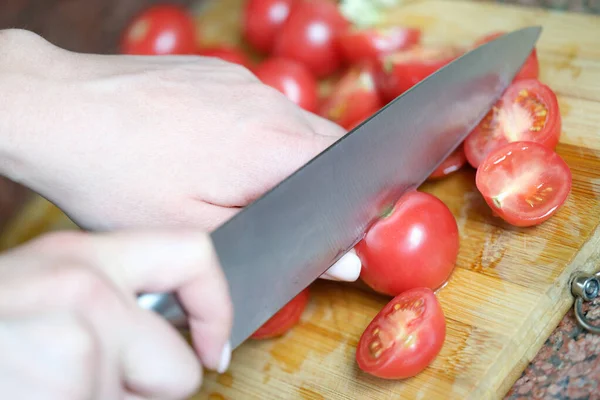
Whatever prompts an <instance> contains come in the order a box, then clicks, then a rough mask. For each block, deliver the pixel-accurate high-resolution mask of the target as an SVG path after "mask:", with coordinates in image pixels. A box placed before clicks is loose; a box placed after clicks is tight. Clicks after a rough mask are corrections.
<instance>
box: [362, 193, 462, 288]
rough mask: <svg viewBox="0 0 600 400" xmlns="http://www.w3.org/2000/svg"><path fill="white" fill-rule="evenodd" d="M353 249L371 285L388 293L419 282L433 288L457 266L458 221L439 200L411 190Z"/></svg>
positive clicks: (416, 284)
mask: <svg viewBox="0 0 600 400" xmlns="http://www.w3.org/2000/svg"><path fill="white" fill-rule="evenodd" d="M355 250H356V254H357V255H358V256H359V258H360V260H361V262H362V270H361V274H360V277H361V279H362V280H363V282H365V283H366V284H367V285H368V286H370V287H371V288H372V289H373V290H375V291H377V292H379V293H382V294H386V295H390V296H396V295H398V294H400V293H402V292H404V291H407V290H410V289H413V288H415V287H428V288H430V289H432V290H435V289H437V288H439V287H440V286H442V285H443V284H444V283H445V282H446V281H447V280H448V278H449V277H450V274H451V273H452V271H453V270H454V266H455V264H456V259H457V257H458V250H459V235H458V225H457V224H456V219H455V218H454V215H452V212H451V211H450V210H449V209H448V207H447V206H446V205H445V204H444V203H443V202H442V201H441V200H439V199H438V198H437V197H435V196H433V195H431V194H429V193H424V192H418V191H413V192H409V193H407V194H405V195H404V196H402V197H401V198H400V199H399V200H398V202H397V203H396V205H395V207H394V208H393V209H392V210H391V211H390V213H389V214H388V215H386V216H384V217H382V218H381V219H380V220H378V221H377V222H376V223H375V224H373V225H372V226H371V227H370V228H369V229H368V230H367V232H366V234H365V236H364V238H363V239H362V240H361V241H360V242H359V243H358V244H357V245H356V246H355Z"/></svg>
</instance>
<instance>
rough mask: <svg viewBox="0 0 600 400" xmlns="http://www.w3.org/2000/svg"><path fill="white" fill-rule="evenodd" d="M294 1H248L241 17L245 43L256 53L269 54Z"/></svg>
mask: <svg viewBox="0 0 600 400" xmlns="http://www.w3.org/2000/svg"><path fill="white" fill-rule="evenodd" d="M294 1H295V0H248V2H247V3H246V7H245V9H244V17H243V18H244V19H243V35H244V38H245V39H246V41H247V42H248V43H250V45H252V47H254V49H256V50H257V51H258V52H260V53H262V54H268V53H270V52H271V51H272V49H273V45H274V43H275V38H276V37H277V35H278V33H279V31H280V30H281V28H282V27H283V25H284V24H285V22H286V21H287V19H288V16H289V13H290V10H291V8H292V4H293V3H294Z"/></svg>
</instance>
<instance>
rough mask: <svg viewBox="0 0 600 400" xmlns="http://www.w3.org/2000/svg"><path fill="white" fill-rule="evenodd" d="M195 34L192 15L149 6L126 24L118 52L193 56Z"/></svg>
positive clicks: (179, 9) (164, 6)
mask: <svg viewBox="0 0 600 400" xmlns="http://www.w3.org/2000/svg"><path fill="white" fill-rule="evenodd" d="M196 40H197V32H196V25H195V23H194V20H193V18H192V16H191V15H190V14H189V13H188V12H187V11H186V10H185V9H184V8H182V7H179V6H176V5H171V4H158V5H155V6H152V7H150V8H148V9H146V10H145V11H143V12H142V13H140V14H139V15H137V16H136V17H135V18H133V20H132V21H131V22H130V23H129V25H128V26H127V27H126V28H125V31H124V32H123V36H122V38H121V52H122V53H124V54H137V55H166V54H193V53H195V52H196Z"/></svg>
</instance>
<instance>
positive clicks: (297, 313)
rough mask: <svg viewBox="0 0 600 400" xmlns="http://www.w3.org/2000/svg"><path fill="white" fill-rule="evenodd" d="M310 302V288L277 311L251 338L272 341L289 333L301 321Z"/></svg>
mask: <svg viewBox="0 0 600 400" xmlns="http://www.w3.org/2000/svg"><path fill="white" fill-rule="evenodd" d="M309 300H310V291H309V288H306V289H304V290H303V291H301V292H300V293H298V295H297V296H296V297H294V298H293V299H292V300H290V301H289V302H288V303H287V304H286V305H285V306H283V308H281V310H279V311H277V313H275V315H273V316H272V317H271V318H270V319H269V320H268V321H267V322H265V323H264V324H263V325H262V326H261V327H260V328H258V329H257V330H256V332H254V333H253V334H252V335H251V336H250V337H251V338H252V339H257V340H261V339H271V338H274V337H277V336H281V335H283V334H284V333H286V332H288V331H289V330H290V329H292V328H293V327H294V326H295V325H296V324H297V323H298V322H299V321H300V318H301V317H302V313H303V312H304V310H305V309H306V306H307V305H308V301H309Z"/></svg>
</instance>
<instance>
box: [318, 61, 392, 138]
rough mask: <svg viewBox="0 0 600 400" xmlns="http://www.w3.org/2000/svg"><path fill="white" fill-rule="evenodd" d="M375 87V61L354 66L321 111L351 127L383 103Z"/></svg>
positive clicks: (374, 111) (324, 114)
mask: <svg viewBox="0 0 600 400" xmlns="http://www.w3.org/2000/svg"><path fill="white" fill-rule="evenodd" d="M383 106H384V104H383V101H382V100H381V98H380V96H379V92H377V88H376V87H375V81H374V78H373V65H372V64H371V63H364V64H360V65H355V66H353V67H351V68H350V69H349V70H348V71H347V72H346V74H345V75H344V76H343V77H342V78H341V79H340V80H339V82H338V83H337V84H336V85H335V86H334V88H333V91H332V93H331V95H330V96H329V97H328V98H327V99H326V101H325V102H324V103H323V104H322V105H321V107H320V110H319V114H320V115H321V116H323V117H325V118H327V119H330V120H331V121H334V122H336V123H337V124H338V125H341V126H342V127H344V128H346V129H348V130H350V129H352V128H353V127H354V126H356V125H357V124H358V123H360V122H362V121H364V120H365V119H367V118H369V117H370V116H371V115H373V114H374V113H376V112H377V111H378V110H379V109H380V108H381V107H383Z"/></svg>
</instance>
